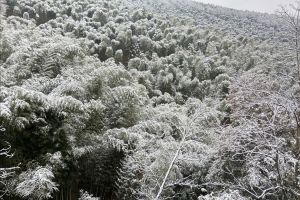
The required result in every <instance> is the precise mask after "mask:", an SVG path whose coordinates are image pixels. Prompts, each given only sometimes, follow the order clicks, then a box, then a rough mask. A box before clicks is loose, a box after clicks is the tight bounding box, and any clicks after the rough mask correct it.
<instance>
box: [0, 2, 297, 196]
mask: <svg viewBox="0 0 300 200" xmlns="http://www.w3.org/2000/svg"><path fill="white" fill-rule="evenodd" d="M6 3H7V5H8V9H7V15H6V16H4V15H3V14H2V13H1V15H0V17H1V19H0V20H1V27H2V28H1V32H0V42H1V48H0V74H1V77H0V122H1V123H0V124H1V131H5V132H4V133H1V138H0V139H1V143H0V145H1V147H0V148H1V149H2V147H3V148H7V151H9V150H11V151H12V152H14V156H13V157H1V160H0V168H1V169H5V168H9V167H12V166H18V167H19V168H18V169H17V170H15V173H14V175H11V174H9V176H7V175H6V174H5V170H3V172H4V173H3V174H4V175H3V176H0V179H1V181H2V182H3V184H2V185H1V186H0V187H1V190H3V191H5V194H3V195H5V196H4V198H10V199H19V198H25V199H29V198H33V199H78V198H80V199H82V200H84V199H93V198H94V199H97V198H98V199H178V200H179V199H196V200H197V199H226V198H227V199H258V198H263V199H278V198H279V199H280V198H281V197H288V198H289V199H293V198H294V197H296V196H297V192H293V191H297V190H298V185H297V184H296V185H295V184H293V183H294V181H295V180H296V179H297V178H298V175H297V174H295V169H298V168H297V165H296V164H295V163H297V162H298V161H297V160H296V159H295V157H297V155H298V151H297V146H296V144H297V139H296V138H295V135H294V134H293V133H294V131H295V128H294V127H297V124H296V123H297V120H298V118H297V116H298V115H297V105H298V104H297V102H298V97H297V95H298V91H299V86H298V81H297V71H296V70H294V69H295V66H294V60H293V57H291V56H289V55H290V53H291V52H290V51H288V50H285V49H283V48H280V47H279V46H277V45H274V44H273V43H272V42H271V41H270V40H266V41H265V42H262V41H256V40H255V39H253V38H251V37H246V36H243V35H241V34H239V35H237V36H236V35H235V34H233V35H231V34H230V33H228V32H225V31H223V30H222V29H223V28H222V27H221V28H213V27H209V26H208V27H204V26H198V25H195V23H194V21H190V20H189V19H185V18H183V17H165V16H161V15H158V14H156V13H153V12H151V11H148V10H147V9H148V8H149V9H150V8H151V6H149V7H147V9H141V8H140V7H136V6H134V5H132V4H131V3H130V2H127V3H126V2H120V1H114V0H113V1H106V0H100V1H94V0H85V1H72V0H62V1H60V0H48V1H35V0H22V1H18V0H16V1H10V0H8V1H7V2H6ZM129 3H130V4H129ZM135 3H138V4H139V5H140V4H141V3H144V2H142V1H139V2H135ZM149 3H150V5H154V4H155V3H159V2H158V1H151V2H149ZM1 5H2V6H1V8H3V5H4V3H3V2H1ZM158 5H161V6H160V7H161V9H163V8H164V7H165V6H167V5H169V4H158ZM170 5H172V6H175V8H176V9H177V6H178V2H177V1H174V2H172V4H170ZM184 5H186V6H190V5H192V2H188V3H187V4H184ZM197 5H202V4H197ZM208 7H209V6H208ZM153 8H155V7H153ZM175 8H174V9H175ZM186 9H191V7H187V8H186ZM195 9H196V7H195ZM218 9H221V8H218ZM221 10H222V9H221ZM224 10H225V13H226V12H227V10H226V9H224ZM166 11H167V10H166ZM171 11H172V7H170V12H171ZM198 11H199V13H203V10H201V9H199V10H198ZM168 12H169V11H168ZM174 13H176V12H174ZM180 13H184V12H181V11H180ZM184 15H185V14H184ZM179 16H181V15H179ZM199 16H202V14H199ZM203 16H204V18H205V15H204V14H203ZM212 18H214V19H215V17H214V16H213V15H212ZM235 20H236V19H235V18H234V19H233V20H232V21H233V22H234V21H235ZM209 21H210V20H209ZM222 23H223V22H222ZM233 24H235V22H234V23H233ZM236 26H239V25H236ZM264 27H267V26H264ZM241 30H244V29H241ZM256 97H258V98H256ZM279 105H281V106H279ZM282 105H286V106H282ZM295 110H296V111H295ZM293 112H294V113H293ZM293 114H294V115H293ZM293 116H296V118H293ZM266 141H267V142H266ZM7 142H8V143H7ZM9 144H10V145H11V147H9ZM4 150H5V149H4ZM2 155H3V154H1V151H0V156H2ZM261 155H264V156H261ZM278 169H279V171H278ZM296 171H297V170H296ZM293 177H296V178H293ZM258 180H259V181H258ZM280 181H281V182H280ZM279 182H280V184H279ZM287 185H288V189H287ZM1 194H2V193H1ZM91 194H93V195H94V196H95V197H92V196H91ZM96 197H97V198H96Z"/></svg>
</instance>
